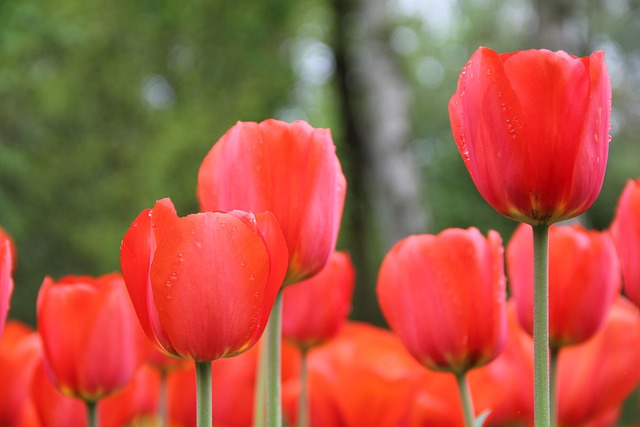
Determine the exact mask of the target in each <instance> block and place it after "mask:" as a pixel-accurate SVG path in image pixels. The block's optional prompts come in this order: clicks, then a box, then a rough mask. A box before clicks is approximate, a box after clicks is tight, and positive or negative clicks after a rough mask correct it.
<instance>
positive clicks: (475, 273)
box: [377, 228, 507, 374]
mask: <svg viewBox="0 0 640 427" xmlns="http://www.w3.org/2000/svg"><path fill="white" fill-rule="evenodd" d="M503 258H504V257H503V247H502V240H501V238H500V235H499V234H498V233H497V232H495V231H490V232H489V235H488V237H487V238H485V237H484V236H483V235H482V234H481V233H480V232H479V231H478V230H477V229H475V228H469V229H467V230H462V229H447V230H445V231H443V232H442V233H440V234H438V235H415V236H410V237H407V238H406V239H403V240H401V241H400V242H398V243H397V244H396V245H395V246H394V247H393V248H391V250H390V251H389V253H388V254H387V255H386V256H385V258H384V260H383V262H382V266H381V267H380V273H379V275H378V285H377V292H378V301H379V303H380V307H381V309H382V312H383V314H384V316H385V318H386V319H387V321H388V322H389V325H390V326H391V328H392V329H393V330H394V331H395V332H396V333H397V334H398V336H399V337H400V339H401V340H402V342H403V343H404V345H405V346H406V347H407V348H408V349H409V351H410V352H411V354H413V355H414V357H415V358H416V359H417V360H418V361H419V362H420V363H421V364H422V365H424V366H426V367H428V368H430V369H434V370H443V371H449V372H453V373H455V374H462V373H464V372H466V371H468V370H469V369H472V368H475V367H478V366H481V365H484V364H486V363H488V362H490V361H491V360H493V359H494V358H495V357H496V356H497V355H498V354H499V353H500V351H501V350H502V347H503V346H504V341H505V337H506V331H507V330H506V314H505V277H504V261H503Z"/></svg>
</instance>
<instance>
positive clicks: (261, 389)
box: [253, 331, 269, 427]
mask: <svg viewBox="0 0 640 427" xmlns="http://www.w3.org/2000/svg"><path fill="white" fill-rule="evenodd" d="M267 335H268V334H267V331H265V334H264V338H263V341H262V342H263V344H261V348H260V356H259V357H258V372H257V379H256V388H255V390H254V392H253V427H265V424H264V422H265V412H264V411H265V398H266V392H267V388H266V387H267V366H269V357H268V352H267V348H266V345H264V343H265V342H267Z"/></svg>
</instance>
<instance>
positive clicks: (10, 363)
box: [0, 320, 42, 426]
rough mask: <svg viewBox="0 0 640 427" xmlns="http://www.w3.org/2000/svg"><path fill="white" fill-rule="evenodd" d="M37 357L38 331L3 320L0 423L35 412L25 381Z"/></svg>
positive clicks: (39, 348) (11, 422) (14, 423)
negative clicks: (4, 324)
mask: <svg viewBox="0 0 640 427" xmlns="http://www.w3.org/2000/svg"><path fill="white" fill-rule="evenodd" d="M41 358H42V345H41V344H40V337H39V336H38V334H37V333H36V332H34V331H33V330H31V329H30V328H29V327H28V326H26V325H24V324H22V323H20V322H18V321H11V320H10V321H9V322H7V325H6V328H5V330H4V334H3V335H2V339H1V340H0V378H1V379H2V380H1V381H0V425H2V426H19V425H22V424H21V420H22V419H23V417H25V416H26V413H30V412H32V413H34V412H35V409H34V407H33V405H32V404H31V399H30V396H29V388H28V386H27V384H29V383H30V382H31V378H32V376H33V371H34V369H35V367H36V364H37V363H38V362H39V361H40V360H41Z"/></svg>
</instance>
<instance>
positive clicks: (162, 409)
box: [158, 368, 169, 427]
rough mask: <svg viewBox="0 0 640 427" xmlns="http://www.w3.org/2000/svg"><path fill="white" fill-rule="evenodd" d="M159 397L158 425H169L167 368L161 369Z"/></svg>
mask: <svg viewBox="0 0 640 427" xmlns="http://www.w3.org/2000/svg"><path fill="white" fill-rule="evenodd" d="M159 394H160V395H159V397H158V418H159V420H158V426H159V427H165V426H168V425H169V422H168V421H169V420H168V419H167V370H166V369H164V368H161V369H160V392H159Z"/></svg>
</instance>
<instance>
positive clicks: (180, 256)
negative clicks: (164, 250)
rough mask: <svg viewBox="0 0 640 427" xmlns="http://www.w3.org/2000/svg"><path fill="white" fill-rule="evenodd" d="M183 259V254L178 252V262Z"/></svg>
mask: <svg viewBox="0 0 640 427" xmlns="http://www.w3.org/2000/svg"><path fill="white" fill-rule="evenodd" d="M183 260H184V254H183V253H182V252H180V253H179V254H178V262H182V261H183Z"/></svg>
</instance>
